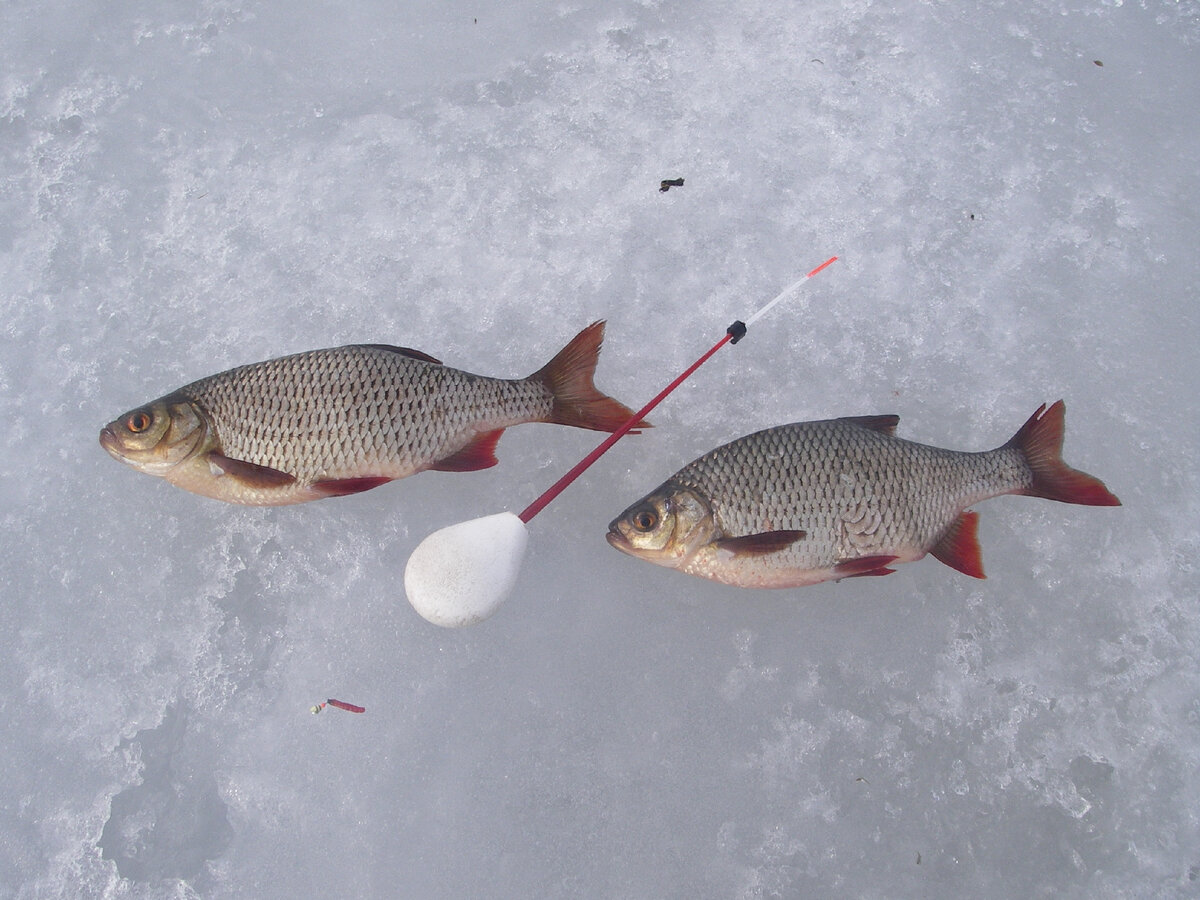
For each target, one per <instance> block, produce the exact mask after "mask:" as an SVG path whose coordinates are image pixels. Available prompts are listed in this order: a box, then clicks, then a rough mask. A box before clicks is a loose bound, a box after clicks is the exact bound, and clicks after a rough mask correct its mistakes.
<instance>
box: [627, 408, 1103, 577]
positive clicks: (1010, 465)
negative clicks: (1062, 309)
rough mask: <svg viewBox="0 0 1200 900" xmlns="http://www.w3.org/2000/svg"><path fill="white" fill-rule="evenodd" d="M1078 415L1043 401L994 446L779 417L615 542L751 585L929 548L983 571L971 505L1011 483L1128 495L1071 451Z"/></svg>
mask: <svg viewBox="0 0 1200 900" xmlns="http://www.w3.org/2000/svg"><path fill="white" fill-rule="evenodd" d="M1064 413H1065V407H1064V406H1063V403H1062V401H1061V400H1060V401H1058V402H1057V403H1055V404H1054V405H1053V406H1051V407H1050V408H1049V409H1046V407H1045V406H1044V405H1043V406H1042V407H1040V408H1039V409H1038V411H1037V412H1035V413H1034V414H1033V416H1031V417H1030V419H1029V421H1027V422H1026V423H1025V425H1024V426H1023V427H1022V428H1021V430H1020V431H1018V432H1017V433H1016V435H1015V436H1014V437H1013V438H1012V440H1010V441H1009V442H1008V443H1007V444H1005V445H1004V446H1003V447H1000V448H998V449H996V450H991V451H987V452H984V453H962V452H958V451H955V450H942V449H940V448H938V447H929V446H926V445H925V444H915V443H912V442H911V441H905V440H901V439H900V438H897V437H894V436H893V432H894V431H895V428H896V424H897V422H898V421H899V417H897V416H872V417H864V418H848V419H831V420H828V421H822V422H800V423H798V424H795V425H784V426H781V427H779V428H769V429H767V430H766V431H760V432H757V433H756V434H751V435H748V436H746V437H743V438H740V439H739V440H736V441H733V442H732V443H729V444H726V445H724V446H723V447H718V448H717V449H716V450H713V451H712V452H711V453H707V454H705V455H704V456H702V457H700V458H699V459H697V460H696V461H695V462H693V463H691V464H690V465H687V466H685V467H684V468H682V469H680V470H679V471H678V472H676V473H675V474H674V475H673V476H671V478H669V479H668V480H667V481H666V483H664V484H663V485H662V486H661V487H659V488H658V489H657V490H655V491H653V492H652V493H650V494H648V495H647V496H646V497H644V498H642V499H641V500H639V501H638V502H637V503H635V504H634V505H633V506H631V507H629V508H628V509H627V510H625V512H623V513H622V514H621V515H620V516H619V517H617V518H616V519H614V520H613V522H612V524H611V525H610V526H609V532H608V542H609V543H610V544H612V545H613V546H614V547H616V548H617V549H618V550H621V551H624V552H625V553H629V554H631V555H633V556H639V557H641V558H642V559H646V560H649V561H650V562H654V563H657V564H659V565H661V566H668V567H670V568H673V569H679V570H680V571H682V572H687V573H688V574H690V575H698V576H700V577H701V578H710V579H712V580H714V581H720V582H724V583H725V584H732V585H738V586H740V587H759V588H783V587H796V586H799V585H805V584H816V583H818V582H821V581H828V580H830V579H836V578H845V577H848V576H853V575H886V574H889V573H890V572H892V571H893V569H892V568H891V566H892V565H893V564H896V563H904V562H911V561H913V560H917V559H920V558H921V557H923V556H924V555H925V554H926V553H932V554H933V555H934V556H935V557H936V558H938V559H940V560H941V561H942V562H944V563H945V564H946V565H948V566H952V567H953V568H955V569H958V570H959V571H960V572H963V573H965V574H967V575H972V576H974V577H976V578H982V577H983V563H982V561H981V558H980V550H979V541H978V538H977V537H976V524H977V522H978V518H979V517H978V514H977V513H974V512H965V510H966V509H967V507H968V506H970V505H972V504H974V503H978V502H979V501H981V500H986V499H987V498H989V497H996V496H999V495H1001V494H1025V495H1027V496H1031V497H1046V498H1048V499H1051V500H1061V501H1063V502H1064V503H1083V504H1087V505H1090V506H1119V505H1120V501H1119V500H1118V499H1117V498H1116V497H1114V496H1113V495H1112V494H1111V493H1110V492H1109V491H1108V489H1107V488H1106V487H1105V486H1104V485H1103V483H1101V482H1100V481H1099V480H1098V479H1096V478H1093V477H1092V476H1091V475H1087V474H1085V473H1083V472H1079V471H1077V470H1075V469H1072V468H1071V467H1070V466H1068V465H1067V464H1066V463H1064V462H1063V460H1062V441H1063V428H1064Z"/></svg>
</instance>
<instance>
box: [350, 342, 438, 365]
mask: <svg viewBox="0 0 1200 900" xmlns="http://www.w3.org/2000/svg"><path fill="white" fill-rule="evenodd" d="M355 346H357V347H370V348H371V349H372V350H386V351H387V352H388V353H399V354H400V355H401V356H407V357H409V358H410V359H419V360H421V362H427V363H433V364H434V365H435V366H440V365H441V364H442V361H441V360H440V359H435V358H434V357H432V356H430V355H429V354H428V353H425V352H423V351H421V350H414V349H413V348H412V347H397V346H396V345H395V344H356V345H355Z"/></svg>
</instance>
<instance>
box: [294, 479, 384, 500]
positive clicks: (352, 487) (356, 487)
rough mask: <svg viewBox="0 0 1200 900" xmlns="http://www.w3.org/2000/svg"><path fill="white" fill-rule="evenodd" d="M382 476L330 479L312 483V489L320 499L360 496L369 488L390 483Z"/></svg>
mask: <svg viewBox="0 0 1200 900" xmlns="http://www.w3.org/2000/svg"><path fill="white" fill-rule="evenodd" d="M391 480H392V479H391V478H387V477H385V476H383V475H366V476H363V477H361V478H330V479H328V480H326V481H314V482H313V484H312V489H313V490H314V491H316V492H317V493H319V494H320V495H321V496H322V497H346V496H348V495H350V494H361V493H362V492H363V491H369V490H371V488H377V487H379V486H380V485H381V484H387V483H388V482H389V481H391Z"/></svg>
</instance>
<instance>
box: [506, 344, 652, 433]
mask: <svg viewBox="0 0 1200 900" xmlns="http://www.w3.org/2000/svg"><path fill="white" fill-rule="evenodd" d="M603 340H604V323H603V322H593V323H592V324H591V325H589V326H588V327H587V328H585V329H583V331H581V332H579V334H577V335H575V337H574V338H573V339H572V340H571V343H569V344H567V346H565V347H563V348H562V350H560V351H558V355H557V356H555V357H554V359H552V360H550V362H548V363H546V365H544V366H542V368H540V369H538V371H536V372H534V373H533V374H532V375H530V376H529V377H530V378H531V379H537V380H539V381H541V382H542V383H544V384H545V385H546V387H548V388H549V389H550V392H551V393H552V394H554V410H553V412H551V414H550V418H549V420H548V421H550V422H554V423H556V424H558V425H574V426H575V427H576V428H591V429H592V430H594V431H616V430H617V429H618V428H620V427H621V426H622V425H624V424H625V423H626V422H627V421H628V420H629V417H630V416H632V415H633V410H631V409H629V408H628V407H626V406H625V405H624V404H621V403H618V402H617V401H616V400H614V399H613V398H612V397H609V396H608V395H606V394H602V393H600V391H598V390H597V389H596V386H595V385H594V384H592V376H593V374H594V373H595V371H596V362H597V361H598V360H599V359H600V343H601V341H603ZM636 427H638V428H649V427H650V426H649V425H648V424H647V423H646V422H640V423H638V425H637V426H636Z"/></svg>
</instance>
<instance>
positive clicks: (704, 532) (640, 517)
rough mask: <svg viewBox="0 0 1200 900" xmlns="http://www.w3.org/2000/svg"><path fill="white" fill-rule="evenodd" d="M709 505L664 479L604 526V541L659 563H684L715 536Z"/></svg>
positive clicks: (675, 566) (694, 492)
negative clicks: (606, 540)
mask: <svg viewBox="0 0 1200 900" xmlns="http://www.w3.org/2000/svg"><path fill="white" fill-rule="evenodd" d="M716 531H717V526H716V523H715V521H714V520H713V513H712V507H711V505H710V504H709V502H708V500H707V499H706V498H705V497H704V495H703V494H702V493H700V492H699V491H697V490H696V489H695V488H691V487H685V486H682V485H676V484H672V483H671V482H667V483H666V484H664V485H663V486H662V487H660V488H659V489H658V490H656V491H654V492H653V493H651V494H647V495H646V496H645V497H643V498H642V499H641V500H639V501H638V502H637V503H635V504H633V506H631V507H629V508H628V509H627V510H625V512H623V513H621V515H619V516H617V518H615V519H613V521H612V522H611V523H610V524H609V526H608V534H607V538H608V542H609V543H610V544H612V545H613V546H614V547H616V548H617V549H618V550H620V551H621V552H622V553H628V554H629V555H630V556H637V557H640V558H641V559H645V560H647V561H649V562H653V563H657V564H658V565H660V566H667V567H668V568H672V569H678V568H682V567H683V566H685V565H686V564H687V563H688V561H689V560H690V559H691V557H692V556H693V554H695V553H696V551H697V550H699V549H700V548H701V547H703V546H705V545H707V544H708V543H710V542H711V541H712V540H713V537H714V536H715V535H716Z"/></svg>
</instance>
